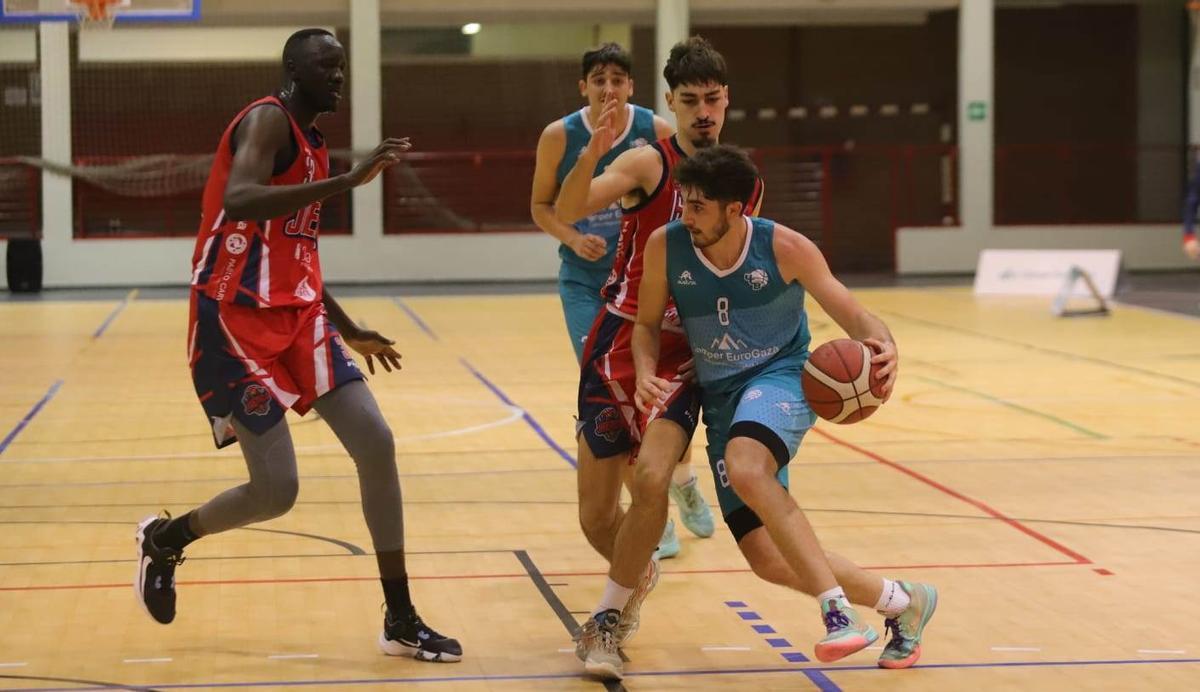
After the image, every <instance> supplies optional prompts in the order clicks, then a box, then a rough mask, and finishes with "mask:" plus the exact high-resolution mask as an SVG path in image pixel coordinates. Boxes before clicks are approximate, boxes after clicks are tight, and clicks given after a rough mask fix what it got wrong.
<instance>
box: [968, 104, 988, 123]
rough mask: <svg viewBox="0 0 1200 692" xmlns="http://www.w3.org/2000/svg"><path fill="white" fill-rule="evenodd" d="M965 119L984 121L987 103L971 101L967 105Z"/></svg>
mask: <svg viewBox="0 0 1200 692" xmlns="http://www.w3.org/2000/svg"><path fill="white" fill-rule="evenodd" d="M967 119H968V120H986V119H987V103H985V102H984V101H971V102H970V103H968V104H967Z"/></svg>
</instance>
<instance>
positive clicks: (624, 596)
mask: <svg viewBox="0 0 1200 692" xmlns="http://www.w3.org/2000/svg"><path fill="white" fill-rule="evenodd" d="M632 595H633V589H627V588H625V587H624V586H621V585H620V584H618V583H617V582H615V581H613V580H612V579H609V580H608V581H607V583H606V584H605V585H604V595H603V596H601V597H600V605H598V606H596V609H595V610H593V611H592V617H596V615H598V614H600V613H603V612H604V611H606V610H623V609H624V608H625V604H626V603H628V602H629V597H630V596H632Z"/></svg>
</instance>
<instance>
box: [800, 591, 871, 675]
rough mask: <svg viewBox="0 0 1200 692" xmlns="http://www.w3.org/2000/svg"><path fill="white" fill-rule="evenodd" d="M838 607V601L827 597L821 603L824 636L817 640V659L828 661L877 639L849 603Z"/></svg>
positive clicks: (860, 649)
mask: <svg viewBox="0 0 1200 692" xmlns="http://www.w3.org/2000/svg"><path fill="white" fill-rule="evenodd" d="M843 603H844V604H845V607H842V608H839V606H838V601H837V600H835V599H832V598H831V599H828V600H827V601H825V602H824V603H822V604H821V612H822V613H823V614H824V617H825V632H826V634H825V638H824V639H822V640H821V641H819V642H817V646H816V647H815V652H816V655H817V660H818V661H820V662H822V663H829V662H830V661H836V660H838V659H841V658H845V657H846V656H849V655H850V654H852V653H854V652H856V651H862V650H863V649H865V648H867V647H868V646H870V645H871V644H872V643H874V642H875V640H876V639H879V635H878V634H876V633H875V630H874V629H873V628H872V627H871V626H870V625H868V624H866V623H864V622H862V621H861V620H859V618H858V613H857V612H855V610H854V608H852V607H850V605H849V604H847V603H845V602H844V601H843Z"/></svg>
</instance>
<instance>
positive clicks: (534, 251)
mask: <svg viewBox="0 0 1200 692" xmlns="http://www.w3.org/2000/svg"><path fill="white" fill-rule="evenodd" d="M193 245H194V240H193V239H191V238H178V239H159V240H116V239H105V240H100V239H95V240H76V241H73V242H66V243H64V242H54V241H44V242H43V246H42V252H43V255H44V258H43V261H44V263H45V279H44V283H45V286H46V287H48V288H49V287H69V286H165V285H179V286H182V285H186V284H187V282H188V279H189V278H190V275H191V259H192V248H193ZM557 248H558V245H557V243H556V242H555V241H554V240H553V239H551V238H550V237H549V236H546V235H544V234H541V233H489V234H479V235H465V234H453V235H419V236H408V237H404V236H389V237H385V238H382V239H379V240H377V241H373V242H372V241H366V240H362V239H356V238H353V237H342V236H328V237H325V238H322V239H321V267H322V269H323V270H324V274H325V279H326V280H327V281H330V282H334V283H367V282H394V281H484V280H498V281H506V280H535V279H551V278H553V277H554V276H556V275H557V272H558V255H557V253H556V250H557ZM5 252H7V243H0V260H2V255H3V253H5ZM0 285H3V287H5V288H7V285H6V282H5V281H4V280H3V277H0Z"/></svg>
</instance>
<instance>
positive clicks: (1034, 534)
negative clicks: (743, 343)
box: [812, 428, 1092, 565]
mask: <svg viewBox="0 0 1200 692" xmlns="http://www.w3.org/2000/svg"><path fill="white" fill-rule="evenodd" d="M812 431H813V432H815V433H816V434H818V435H820V436H821V437H824V438H825V439H827V440H829V441H831V442H833V443H835V444H838V445H841V446H842V447H845V448H846V449H852V450H854V451H855V452H858V453H859V454H861V455H863V456H865V457H867V458H870V459H874V460H875V461H877V462H879V463H881V464H883V465H884V466H887V467H890V468H893V469H895V470H897V471H899V472H900V473H903V474H905V475H908V476H910V477H912V478H915V479H917V480H919V481H921V482H922V483H924V484H926V485H928V486H929V487H931V488H933V489H935V490H940V491H941V492H943V493H945V494H947V495H949V496H950V497H953V498H956V499H959V500H962V501H963V502H965V503H967V504H969V505H971V506H972V507H975V508H976V509H978V510H980V511H981V512H983V513H985V514H988V515H990V516H992V517H995V518H996V519H999V520H1000V521H1002V522H1004V523H1005V524H1008V525H1009V526H1011V527H1013V528H1014V529H1016V530H1018V531H1020V532H1021V533H1023V534H1025V535H1027V536H1029V537H1031V538H1034V539H1036V540H1038V541H1040V542H1041V543H1044V544H1046V545H1048V546H1050V547H1051V548H1054V549H1055V550H1057V551H1058V552H1060V553H1062V554H1063V555H1066V556H1067V557H1069V558H1071V559H1072V560H1074V561H1075V564H1079V565H1090V564H1092V561H1091V560H1089V559H1088V558H1086V557H1084V556H1083V555H1080V554H1079V553H1077V552H1075V551H1074V550H1071V549H1070V548H1068V547H1067V546H1065V545H1063V544H1062V543H1059V542H1058V541H1056V540H1054V539H1053V538H1050V537H1049V536H1047V535H1045V534H1043V533H1040V532H1038V531H1035V530H1033V529H1031V528H1029V527H1028V526H1026V525H1024V524H1022V523H1021V522H1019V521H1017V520H1016V519H1013V518H1012V517H1010V516H1008V515H1006V514H1004V513H1002V512H1000V511H999V510H996V509H993V508H992V507H990V506H988V505H986V504H984V503H983V502H980V501H979V500H976V499H975V498H972V497H967V496H966V495H963V494H962V493H960V492H958V491H957V490H954V489H953V488H950V487H948V486H945V485H942V484H941V483H938V482H937V481H935V480H933V479H932V478H930V477H929V476H926V475H924V474H922V473H918V472H917V471H913V470H912V469H910V468H908V467H906V466H902V465H900V464H899V463H897V462H894V461H892V460H890V459H886V458H884V457H882V456H880V455H878V454H876V453H875V452H872V451H870V450H867V449H863V448H862V447H859V446H858V445H855V444H853V443H850V442H847V441H845V440H843V439H841V438H838V437H834V436H833V435H830V434H829V433H827V432H825V431H824V430H821V429H820V428H813V429H812Z"/></svg>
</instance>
